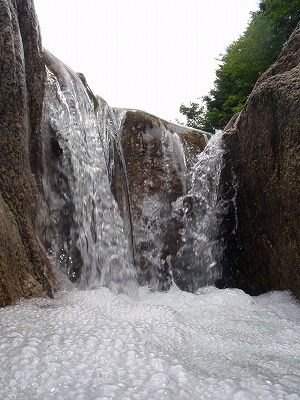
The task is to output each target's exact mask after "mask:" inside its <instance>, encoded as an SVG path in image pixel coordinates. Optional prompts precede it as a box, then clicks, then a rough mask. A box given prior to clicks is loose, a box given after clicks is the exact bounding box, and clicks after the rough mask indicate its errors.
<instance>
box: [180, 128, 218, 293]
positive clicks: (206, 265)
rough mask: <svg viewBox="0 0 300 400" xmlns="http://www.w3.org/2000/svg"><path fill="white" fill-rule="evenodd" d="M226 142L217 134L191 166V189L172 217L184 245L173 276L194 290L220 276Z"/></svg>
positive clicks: (189, 289)
mask: <svg viewBox="0 0 300 400" xmlns="http://www.w3.org/2000/svg"><path fill="white" fill-rule="evenodd" d="M223 152H224V150H223V146H222V140H221V133H217V134H215V135H214V136H213V137H212V138H211V139H210V141H209V142H208V145H207V146H206V148H205V150H204V151H203V152H202V153H200V154H199V155H198V156H197V161H196V163H195V164H194V166H193V167H192V169H191V174H190V189H189V191H188V193H187V194H185V195H183V196H181V197H179V198H178V199H177V200H176V201H175V202H174V203H173V218H174V219H175V220H177V221H178V223H179V224H180V226H181V229H180V236H181V242H182V246H181V248H180V250H179V252H178V253H177V256H176V258H175V259H174V266H173V278H174V281H175V282H180V285H179V286H180V287H181V289H183V290H188V291H191V292H194V291H196V290H197V289H198V288H200V287H203V286H207V285H213V284H214V283H215V282H216V281H217V280H218V279H220V277H221V274H222V271H221V266H220V260H221V255H222V250H223V245H222V239H221V238H220V237H219V231H220V223H221V218H222V217H223V214H224V203H223V201H222V200H221V199H220V198H219V194H218V190H219V179H220V173H221V166H222V155H223Z"/></svg>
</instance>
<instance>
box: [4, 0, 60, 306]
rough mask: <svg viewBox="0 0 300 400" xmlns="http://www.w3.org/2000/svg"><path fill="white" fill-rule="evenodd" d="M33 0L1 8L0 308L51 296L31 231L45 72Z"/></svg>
mask: <svg viewBox="0 0 300 400" xmlns="http://www.w3.org/2000/svg"><path fill="white" fill-rule="evenodd" d="M37 26H38V25H37V20H36V16H35V12H34V8H33V3H32V1H31V0H18V1H16V0H3V1H1V3H0V30H1V36H0V37H1V39H0V47H1V64H0V65H1V67H0V79H1V90H0V195H1V196H0V214H1V218H0V221H1V222H0V225H1V228H0V276H1V277H0V305H1V306H4V305H7V304H11V303H13V302H15V301H17V300H18V299H19V298H20V297H30V296H41V295H51V294H52V286H51V283H50V282H51V281H52V283H54V277H53V274H52V270H51V266H50V263H49V261H48V259H47V257H46V256H45V254H44V251H43V250H42V248H41V246H40V244H39V242H38V240H37V238H36V235H35V229H34V221H35V217H36V194H37V184H36V181H35V179H34V176H33V172H34V170H35V167H36V164H37V160H38V157H37V155H38V152H37V149H38V147H39V126H40V118H41V110H42V101H43V90H44V80H45V69H44V64H43V57H42V49H41V42H40V35H39V31H38V28H37Z"/></svg>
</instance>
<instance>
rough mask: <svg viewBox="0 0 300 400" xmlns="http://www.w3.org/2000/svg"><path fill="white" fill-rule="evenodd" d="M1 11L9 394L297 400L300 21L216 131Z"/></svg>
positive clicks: (0, 283)
mask: <svg viewBox="0 0 300 400" xmlns="http://www.w3.org/2000/svg"><path fill="white" fill-rule="evenodd" d="M0 22H1V25H0V26H1V28H0V30H1V37H0V46H1V69H0V79H1V90H0V107H1V113H0V215H1V218H0V306H10V307H6V308H2V309H1V310H0V322H1V328H0V332H1V334H0V335H1V342H0V349H1V350H0V351H1V352H2V353H1V357H2V359H3V360H4V361H5V362H4V369H3V378H2V381H1V385H0V391H1V393H2V395H3V396H4V398H22V399H28V398H31V399H34V398H36V399H39V398H57V399H61V398H63V399H67V398H78V399H79V398H83V399H84V398H89V399H92V398H101V399H106V398H120V399H121V398H122V399H123V398H129V399H131V398H141V399H149V398H157V399H161V398H165V399H176V398H180V399H185V398H187V397H189V398H192V399H200V398H204V399H205V398H209V395H211V396H213V398H216V399H217V398H220V399H224V398H228V399H236V400H238V399H249V398H255V399H258V398H261V399H266V398H278V399H279V398H286V399H298V398H299V391H300V370H299V365H298V359H299V356H300V337H299V333H298V330H297V329H298V328H297V326H298V324H299V321H300V317H299V304H298V303H297V301H296V299H299V298H300V259H299V258H300V251H299V250H300V225H299V223H300V215H299V214H300V192H299V191H300V189H299V188H300V185H299V176H300V175H299V171H300V168H299V167H300V159H299V154H300V152H299V151H300V140H299V138H300V136H299V135H300V133H299V120H300V118H299V112H300V111H299V110H300V96H299V92H300V81H299V68H300V67H299V65H300V45H299V44H300V26H299V25H298V27H297V29H296V30H295V31H294V33H293V34H292V36H291V38H290V39H289V41H288V42H287V43H286V45H285V47H284V48H283V50H282V53H281V55H280V56H279V58H278V60H277V62H276V63H275V64H274V65H273V66H272V67H271V68H270V69H269V70H268V71H267V72H266V73H265V74H263V75H262V76H261V78H260V79H259V81H258V82H257V84H256V86H255V88H254V90H253V93H252V94H251V95H250V97H249V99H248V101H247V103H246V106H245V108H244V110H243V111H242V112H241V113H240V114H239V115H237V116H236V117H234V119H233V120H232V121H231V122H230V123H229V124H228V126H227V127H226V128H225V130H224V133H223V134H216V135H214V136H213V137H212V138H209V135H207V134H206V133H205V132H201V131H196V130H193V129H189V128H186V127H183V126H179V125H176V124H173V123H170V122H167V121H164V120H162V119H160V118H158V117H156V116H153V115H150V114H147V113H146V112H144V111H139V110H123V109H112V108H111V107H109V105H108V104H107V103H106V102H105V100H104V99H102V98H101V97H99V96H97V95H95V94H93V92H92V91H91V89H90V88H89V86H88V84H87V82H86V80H85V78H84V76H83V75H82V74H79V73H75V72H73V71H72V70H71V69H70V68H69V67H68V66H66V65H65V64H64V63H63V62H61V61H60V60H58V59H57V58H55V56H53V55H52V54H50V53H49V52H47V51H46V50H44V49H43V48H42V44H41V38H40V35H39V28H38V22H37V18H36V15H35V11H34V5H33V2H32V1H31V0H12V1H9V0H3V1H2V2H1V5H0ZM279 290H280V291H289V292H290V294H289V293H287V292H282V293H281V292H274V293H273V292H272V291H279ZM270 291H271V293H268V294H264V293H266V292H270ZM188 292H189V293H188ZM250 295H251V296H258V295H261V296H258V297H251V296H250ZM292 296H294V297H295V298H296V299H294V298H293V297H292ZM24 299H30V300H24ZM14 304H16V305H14ZM91 321H92V322H91ZM235 331H236V336H235V335H234V332H235ZM36 367H37V368H36ZM77 367H78V368H77ZM18 396H19V397H18ZM151 396H152V397H151ZM280 396H281V397H280Z"/></svg>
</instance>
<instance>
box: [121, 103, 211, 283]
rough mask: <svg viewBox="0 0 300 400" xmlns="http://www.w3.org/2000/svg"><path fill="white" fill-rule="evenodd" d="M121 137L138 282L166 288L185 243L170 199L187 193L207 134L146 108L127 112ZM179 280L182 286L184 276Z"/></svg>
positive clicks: (173, 199)
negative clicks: (158, 115) (171, 120)
mask: <svg viewBox="0 0 300 400" xmlns="http://www.w3.org/2000/svg"><path fill="white" fill-rule="evenodd" d="M121 140H122V145H123V149H124V157H125V162H126V169H127V178H128V187H129V194H130V201H131V212H132V221H133V232H134V233H133V236H134V250H135V261H136V264H137V267H138V269H139V283H140V284H149V285H150V287H152V288H153V289H158V290H165V289H168V288H169V286H170V284H171V280H172V277H174V275H173V271H172V265H175V264H176V256H177V253H178V251H179V249H180V247H181V245H182V242H181V235H180V229H181V228H182V226H181V222H180V219H178V218H174V215H173V214H172V212H173V209H172V203H173V202H175V201H176V199H178V198H179V197H180V196H182V195H184V194H186V193H187V191H188V189H189V172H190V168H191V166H192V165H193V164H194V163H195V159H196V155H197V154H199V153H200V152H201V151H202V150H203V149H204V148H205V146H206V138H205V136H204V135H202V134H199V132H196V131H193V130H190V129H188V128H184V127H180V126H177V125H175V124H171V123H167V122H166V121H163V120H161V119H159V118H157V117H154V116H152V115H150V114H147V113H145V112H142V111H127V113H126V116H125V119H124V121H123V128H122V132H121ZM176 280H177V279H175V281H176ZM176 283H177V284H178V285H179V286H180V284H181V282H180V279H178V280H177V282H176Z"/></svg>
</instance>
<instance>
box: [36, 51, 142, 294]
mask: <svg viewBox="0 0 300 400" xmlns="http://www.w3.org/2000/svg"><path fill="white" fill-rule="evenodd" d="M47 54H48V53H47ZM48 59H49V60H50V62H51V68H52V69H54V70H55V73H56V75H58V77H59V78H58V80H57V78H56V76H55V75H54V74H53V73H51V72H50V71H48V72H47V82H46V93H45V99H44V110H43V128H42V131H43V134H44V136H47V135H50V133H51V132H52V133H53V132H54V133H55V138H56V140H57V141H58V144H59V147H60V149H61V152H62V155H61V157H60V159H61V161H60V164H59V169H60V171H59V172H60V175H59V176H58V178H57V179H60V180H62V182H63V184H61V183H60V185H59V191H60V193H59V195H58V194H57V192H56V191H55V190H53V184H51V180H53V176H51V173H50V174H49V172H48V173H47V168H48V167H49V165H51V163H50V162H49V160H48V161H47V162H46V161H45V160H44V174H43V177H42V184H43V191H44V202H43V203H42V204H41V206H40V208H39V216H38V226H39V228H38V230H39V232H38V234H39V236H40V238H41V240H42V241H43V243H44V244H45V242H48V249H47V250H48V251H49V252H50V253H52V254H54V255H56V257H57V255H58V254H63V255H65V257H68V256H69V249H70V248H71V247H72V248H73V249H74V248H75V247H76V248H77V249H78V251H79V253H80V257H81V260H82V268H81V278H80V287H82V288H96V287H100V286H107V287H109V288H111V289H112V290H114V291H115V292H120V291H122V292H126V293H132V292H135V291H136V290H137V284H136V272H135V269H134V267H133V265H132V264H131V256H130V251H129V244H128V241H127V235H126V233H125V230H124V223H123V220H122V218H121V216H120V213H119V209H118V206H117V203H116V202H115V200H114V198H113V195H112V193H111V190H110V184H109V180H108V171H107V160H106V159H105V155H106V154H105V150H107V151H108V146H106V147H105V146H104V145H103V142H106V141H108V139H107V138H106V135H109V132H107V131H108V130H109V129H110V130H111V129H112V128H110V125H111V124H113V121H112V120H111V119H110V115H109V114H108V112H107V106H106V104H104V105H103V110H105V116H103V115H102V118H100V119H101V121H102V125H101V124H99V121H98V120H97V117H96V115H95V113H94V109H93V106H92V104H91V101H90V99H89V98H88V95H87V93H86V91H85V88H84V86H83V84H82V82H81V80H80V79H79V77H78V76H77V75H76V74H75V73H74V72H73V71H72V70H70V69H69V68H68V67H67V66H65V65H64V64H63V63H61V62H60V61H59V60H57V59H56V58H55V57H53V56H52V55H51V54H50V53H49V54H48ZM99 114H101V112H100V111H99ZM100 117H101V115H100ZM104 117H105V118H104ZM104 125H105V129H106V133H105V134H104V132H103V129H104V128H103V126H104ZM48 126H50V129H48V128H47V127H48ZM99 131H100V132H99ZM100 134H101V135H100ZM100 138H101V139H102V140H100ZM43 140H44V143H45V142H46V143H50V139H49V138H48V137H44V139H43ZM44 157H45V155H44ZM61 177H63V179H62V178H61ZM57 186H58V185H57V183H56V188H57ZM64 210H66V211H64ZM64 219H65V220H68V219H69V220H71V221H72V223H70V229H69V230H70V232H69V237H68V239H67V238H66V239H65V242H64V243H63V244H61V247H62V248H57V243H58V242H59V236H60V237H61V236H62V235H61V232H58V231H57V227H58V226H59V222H60V220H61V221H63V220H64ZM41 232H43V233H41ZM44 233H45V235H44ZM64 233H65V232H64ZM44 236H46V239H45V238H44ZM63 240H64V239H63ZM61 257H62V256H61ZM62 258H63V257H62ZM55 261H56V262H57V261H62V262H63V261H64V260H57V259H55V256H54V262H55Z"/></svg>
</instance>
